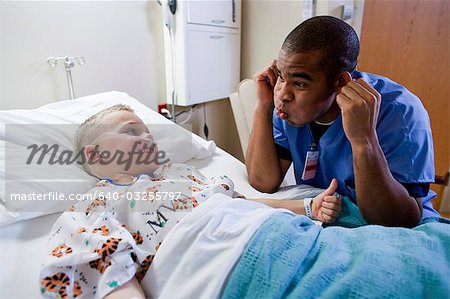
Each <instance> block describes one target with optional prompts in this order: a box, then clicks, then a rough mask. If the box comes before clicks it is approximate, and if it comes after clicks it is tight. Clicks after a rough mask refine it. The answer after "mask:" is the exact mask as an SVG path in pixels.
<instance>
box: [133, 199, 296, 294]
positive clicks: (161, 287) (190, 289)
mask: <svg viewBox="0 0 450 299" xmlns="http://www.w3.org/2000/svg"><path fill="white" fill-rule="evenodd" d="M280 212H285V213H291V212H290V211H288V210H285V209H273V208H271V207H269V206H266V205H264V204H260V203H256V202H252V201H247V200H243V199H232V198H230V197H228V196H226V195H223V194H216V195H214V196H212V197H211V198H210V199H208V200H207V201H206V202H205V203H203V204H202V205H200V206H199V207H197V208H196V209H194V210H193V211H192V212H191V213H190V214H188V215H187V216H185V217H184V218H183V219H182V220H181V222H180V223H179V225H177V226H176V227H175V228H174V229H173V230H172V231H171V233H170V234H169V235H168V236H167V237H166V239H165V240H164V242H163V244H162V245H161V247H160V248H159V251H158V254H157V255H156V256H155V259H154V260H153V263H152V266H151V267H150V269H149V271H148V272H147V275H146V276H145V278H144V280H143V281H142V286H143V288H144V290H145V292H146V295H147V296H149V297H151V298H170V299H175V298H208V299H210V298H216V297H218V296H219V295H220V293H221V289H222V286H223V285H224V283H225V281H226V279H227V275H228V273H229V272H230V271H231V269H232V268H233V266H234V264H235V263H236V262H237V260H238V259H239V257H240V255H241V253H242V251H243V249H244V248H245V246H246V245H247V243H248V241H249V240H250V238H251V237H252V236H253V234H254V233H255V231H256V230H257V229H258V228H259V227H260V226H261V224H262V223H264V221H265V220H267V219H268V218H269V217H270V216H271V215H273V214H274V213H280Z"/></svg>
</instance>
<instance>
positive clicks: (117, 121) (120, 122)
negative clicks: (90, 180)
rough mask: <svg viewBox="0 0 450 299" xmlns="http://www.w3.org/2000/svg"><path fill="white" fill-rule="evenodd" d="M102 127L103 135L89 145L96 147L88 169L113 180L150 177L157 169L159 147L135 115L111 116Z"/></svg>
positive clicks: (123, 113)
mask: <svg viewBox="0 0 450 299" xmlns="http://www.w3.org/2000/svg"><path fill="white" fill-rule="evenodd" d="M102 123H103V124H104V125H105V128H104V133H102V134H101V135H100V136H99V137H97V138H96V139H95V140H94V142H93V144H92V145H91V146H94V147H95V146H97V155H96V156H95V163H94V164H93V165H91V166H90V167H91V170H93V172H94V173H95V174H96V175H98V176H102V177H107V178H112V179H114V178H115V177H117V176H128V175H129V176H136V175H138V174H141V173H146V174H151V173H153V172H154V171H155V170H156V169H157V168H158V167H159V166H160V165H158V163H156V161H157V152H158V147H157V146H156V144H155V143H154V142H153V136H152V135H151V134H150V132H149V130H148V128H147V127H146V126H145V124H144V123H143V122H142V120H141V119H140V118H139V117H138V116H137V115H136V114H134V113H132V112H129V111H116V112H112V113H110V114H108V115H106V116H104V117H103V119H102ZM91 148H92V147H91ZM87 155H88V157H90V156H89V153H88V154H87ZM114 156H115V157H114Z"/></svg>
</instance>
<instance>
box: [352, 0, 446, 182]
mask: <svg viewBox="0 0 450 299" xmlns="http://www.w3.org/2000/svg"><path fill="white" fill-rule="evenodd" d="M449 36H450V35H449V1H448V0H432V1H423V0H406V1H405V0H396V1H389V0H386V1H376V0H366V1H365V3H364V17H363V23H362V30H361V54H360V57H359V66H358V68H359V69H360V70H362V71H366V72H370V73H375V74H380V75H385V76H387V77H389V78H391V79H392V80H394V81H396V82H398V83H400V84H403V85H405V86H406V87H407V88H408V89H409V90H410V91H412V92H413V93H414V94H416V95H417V96H418V97H419V98H420V99H421V100H422V103H423V104H424V106H425V108H426V109H427V111H428V113H429V115H430V119H431V128H432V130H433V139H434V152H435V165H436V174H437V175H439V176H445V175H446V173H447V171H448V170H449V156H450V153H449V152H450V133H449V129H450V128H449V124H450V105H449V102H450V93H449V86H450V77H449V56H450V55H449V53H450V49H449V44H450V43H449V40H448V38H449ZM432 189H435V191H439V190H440V188H439V187H437V186H432Z"/></svg>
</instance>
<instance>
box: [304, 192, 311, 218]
mask: <svg viewBox="0 0 450 299" xmlns="http://www.w3.org/2000/svg"><path fill="white" fill-rule="evenodd" d="M312 201H313V198H312V197H307V198H305V199H303V204H304V205H305V214H306V216H307V217H308V218H311V219H312Z"/></svg>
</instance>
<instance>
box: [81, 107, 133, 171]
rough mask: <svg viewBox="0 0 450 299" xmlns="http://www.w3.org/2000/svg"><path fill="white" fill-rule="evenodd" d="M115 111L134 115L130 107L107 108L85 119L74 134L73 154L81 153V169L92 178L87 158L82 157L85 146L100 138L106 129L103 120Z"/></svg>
mask: <svg viewBox="0 0 450 299" xmlns="http://www.w3.org/2000/svg"><path fill="white" fill-rule="evenodd" d="M117 111H128V112H133V113H134V110H133V109H132V108H131V107H130V106H128V105H124V104H118V105H114V106H111V107H108V108H106V109H103V110H101V111H99V112H97V113H95V114H94V115H92V116H90V117H89V118H87V119H86V120H85V121H84V122H83V123H82V124H81V125H80V126H79V127H78V130H77V132H76V133H75V142H74V148H75V153H76V154H78V153H79V152H80V151H82V154H81V156H80V160H81V159H82V160H81V161H84V163H82V165H83V168H84V170H86V171H87V172H88V173H89V174H91V175H93V176H95V175H94V174H93V173H92V171H91V170H90V169H89V165H88V163H87V161H88V159H89V157H85V155H84V147H85V146H86V145H89V144H92V143H93V142H94V141H95V139H96V138H97V137H98V136H100V135H101V134H102V133H104V132H105V129H106V127H105V124H104V122H103V118H104V117H105V116H106V115H108V114H110V113H112V112H117Z"/></svg>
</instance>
